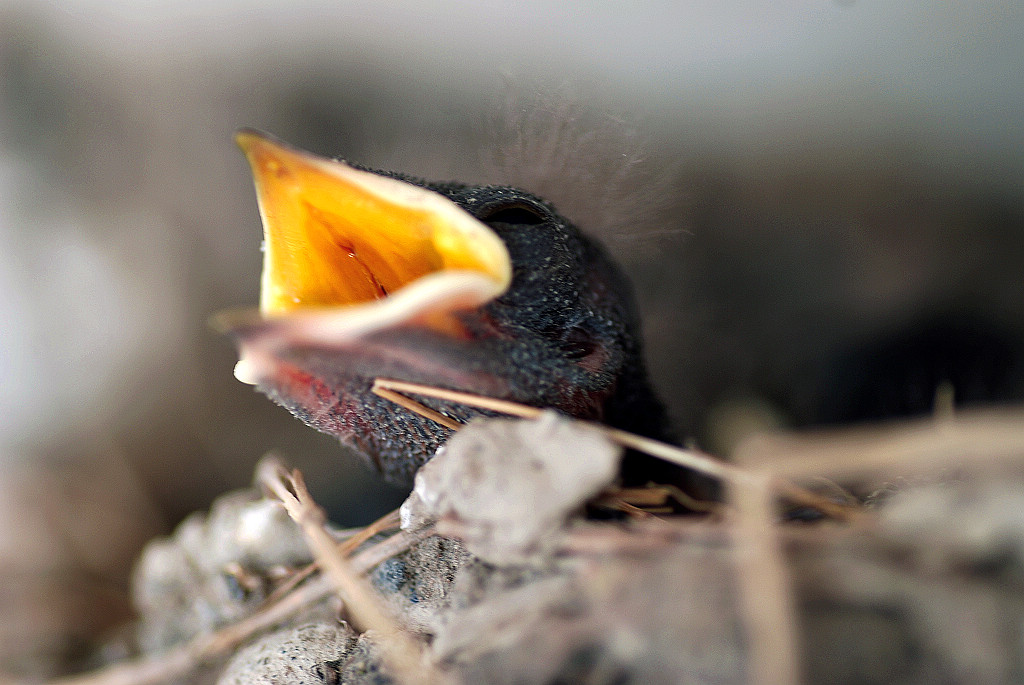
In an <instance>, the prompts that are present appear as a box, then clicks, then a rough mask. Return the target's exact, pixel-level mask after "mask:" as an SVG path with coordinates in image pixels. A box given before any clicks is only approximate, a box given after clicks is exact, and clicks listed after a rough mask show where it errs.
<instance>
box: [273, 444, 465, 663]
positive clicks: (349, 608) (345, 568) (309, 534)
mask: <svg viewBox="0 0 1024 685" xmlns="http://www.w3.org/2000/svg"><path fill="white" fill-rule="evenodd" d="M256 473H257V480H258V481H259V482H260V484H261V485H263V487H265V488H266V489H267V490H268V491H269V492H271V493H273V494H274V496H276V497H277V498H278V499H279V500H280V501H281V503H282V504H283V505H284V508H285V510H286V511H287V512H288V515H289V516H291V517H292V519H293V520H294V521H295V522H296V523H298V524H299V526H300V527H301V528H302V532H303V533H304V534H305V536H306V540H307V542H308V543H309V546H310V550H311V551H312V552H313V556H314V557H315V558H316V560H317V563H318V564H319V566H320V568H321V569H322V570H323V572H324V574H325V575H326V576H327V578H328V579H330V582H331V583H332V584H333V585H334V587H335V589H336V590H337V591H338V593H339V594H340V595H341V598H342V600H343V601H344V602H345V609H346V612H347V613H348V616H349V618H350V620H351V621H352V622H353V623H354V624H356V625H357V626H359V627H360V629H362V630H374V631H377V632H378V633H379V634H380V636H381V640H380V646H381V657H382V659H383V661H384V664H385V667H386V668H387V669H388V671H389V672H390V673H391V674H392V675H393V677H394V678H395V679H396V680H397V681H398V682H401V683H448V682H451V680H452V679H451V678H450V677H448V676H447V675H446V674H444V673H442V672H441V671H440V670H439V669H437V668H436V667H435V666H434V665H433V664H432V663H431V662H430V661H429V660H428V658H427V656H426V654H425V652H424V650H423V649H422V648H421V646H420V645H419V643H417V642H416V641H415V640H413V639H412V638H411V637H410V636H409V635H408V634H407V633H406V632H405V631H404V630H402V628H401V627H400V626H399V625H398V623H397V622H396V621H395V620H394V619H392V618H391V616H389V615H388V614H387V613H386V612H385V611H384V609H383V608H382V607H383V605H384V602H383V600H381V599H380V598H379V596H378V595H377V592H376V591H375V590H374V589H373V586H372V585H370V583H369V582H368V581H366V580H365V579H364V578H362V576H361V575H360V574H358V573H357V572H355V571H354V570H353V569H352V567H351V564H349V563H348V562H347V561H346V560H345V558H344V557H343V556H342V554H341V553H340V552H339V550H338V546H337V544H336V543H335V541H334V538H333V537H332V536H331V534H330V533H329V532H328V531H327V528H326V527H325V524H326V520H327V519H326V516H325V514H324V512H323V510H322V509H320V507H318V506H317V505H316V503H315V502H314V501H313V498H312V497H311V496H310V494H309V491H308V490H307V489H306V484H305V482H304V481H303V479H302V475H301V473H299V472H298V471H297V470H293V471H291V472H289V471H287V470H286V469H285V467H284V465H283V464H282V463H281V462H280V461H279V460H277V459H275V458H273V457H271V458H267V459H264V460H263V461H262V462H261V463H260V464H259V466H258V467H257V470H256Z"/></svg>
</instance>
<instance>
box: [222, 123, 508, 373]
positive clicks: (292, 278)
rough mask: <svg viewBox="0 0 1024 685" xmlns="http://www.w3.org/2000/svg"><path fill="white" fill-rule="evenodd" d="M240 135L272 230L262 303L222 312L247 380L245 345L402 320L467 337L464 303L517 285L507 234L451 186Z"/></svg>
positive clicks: (322, 342)
mask: <svg viewBox="0 0 1024 685" xmlns="http://www.w3.org/2000/svg"><path fill="white" fill-rule="evenodd" d="M236 141H237V142H238V145H239V146H240V147H241V148H242V151H243V152H244V153H245V155H246V157H247V158H248V160H249V164H250V165H251V166H252V171H253V176H254V179H255V184H256V193H257V197H258V201H259V208H260V215H261V217H262V219H263V230H264V247H263V250H264V255H263V275H262V282H261V289H260V306H259V314H258V315H256V314H254V313H252V312H249V313H238V312H234V313H231V312H229V313H226V314H223V315H221V316H220V317H219V318H218V319H216V320H215V324H216V325H217V326H218V327H220V328H223V329H228V330H232V331H234V332H236V333H239V334H240V338H241V340H242V341H243V345H242V348H243V349H242V352H243V354H242V360H241V362H240V363H239V366H238V368H237V369H236V376H238V377H239V379H240V380H244V381H247V382H254V381H256V380H258V379H257V378H256V377H255V376H258V374H255V373H254V369H252V368H251V364H249V363H248V362H247V359H246V356H247V355H246V354H245V352H246V348H249V349H254V348H258V349H259V350H260V351H262V352H267V351H269V350H271V349H273V348H276V347H283V346H294V345H307V344H308V345H314V346H317V347H332V346H344V345H348V344H351V343H352V341H353V340H355V339H357V338H360V337H363V336H366V335H368V334H370V333H373V332H376V331H380V330H382V329H386V328H391V327H395V326H402V325H414V326H418V327H426V328H429V329H433V330H435V331H437V332H440V333H444V334H446V335H451V336H456V337H460V323H459V319H458V317H457V316H455V314H456V313H457V312H459V311H464V310H468V309H475V308H479V307H481V306H483V305H484V304H486V303H487V302H489V301H491V300H492V299H494V298H495V297H497V296H498V295H500V294H502V293H503V292H504V291H505V290H506V289H507V288H508V285H509V282H510V280H511V273H512V268H511V261H510V258H509V254H508V251H507V249H506V247H505V245H504V243H503V242H502V241H501V239H500V238H499V237H498V236H497V235H496V234H495V233H494V232H493V231H492V230H491V229H490V228H488V227H487V226H486V225H485V224H483V223H482V222H480V221H478V220H477V219H476V218H474V217H473V216H471V215H470V214H469V213H467V212H466V211H464V210H463V209H461V208H460V207H458V206H457V205H456V204H454V203H453V202H451V201H450V200H448V199H447V198H445V197H443V196H441V195H439V194H437V193H435V192H433V191H430V190H427V189H425V188H421V187H419V186H416V185H413V184H411V183H407V182H405V181H401V180H398V179H394V178H389V177H387V176H381V175H378V174H374V173H370V172H367V171H362V170H359V169H355V168H353V167H351V166H348V165H347V164H345V163H343V162H340V161H336V160H331V159H327V158H323V157H319V156H317V155H313V154H310V153H308V152H304V151H301V150H297V149H294V148H291V147H289V146H287V145H285V144H283V143H280V142H278V141H276V140H273V139H272V138H270V137H268V136H266V135H264V134H262V133H259V132H256V131H252V130H243V131H241V132H239V133H238V134H237V136H236Z"/></svg>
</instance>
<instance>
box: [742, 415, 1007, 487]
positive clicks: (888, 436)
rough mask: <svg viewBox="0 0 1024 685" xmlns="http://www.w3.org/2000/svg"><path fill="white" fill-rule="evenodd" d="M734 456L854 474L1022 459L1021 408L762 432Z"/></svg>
mask: <svg viewBox="0 0 1024 685" xmlns="http://www.w3.org/2000/svg"><path fill="white" fill-rule="evenodd" d="M735 457H736V460H737V461H738V462H739V463H741V464H743V465H750V466H754V467H757V468H767V469H770V470H771V471H772V472H774V473H777V474H780V475H783V476H789V477H805V476H808V475H818V476H825V475H827V476H829V477H832V478H858V477H866V476H871V475H873V474H877V473H879V472H886V471H892V469H893V467H894V466H897V465H898V466H899V468H900V470H901V472H908V471H913V470H920V469H922V468H928V469H934V468H941V467H952V468H957V467H962V466H965V465H967V464H968V463H969V464H970V465H971V466H980V465H983V464H991V465H996V464H1000V463H1016V464H1019V463H1021V461H1022V459H1024V411H1022V410H1021V409H1020V408H1015V409H1001V410H984V411H973V412H967V411H964V412H960V413H957V414H956V415H954V416H951V417H942V419H941V420H938V421H936V420H935V419H934V418H928V419H921V420H919V421H911V422H902V423H900V424H898V425H892V426H874V427H868V428H854V429H845V430H836V431H827V432H825V431H823V432H820V433H811V434H804V435H794V434H785V435H763V436H758V437H755V438H751V439H750V440H747V441H745V442H743V443H741V444H740V446H739V449H738V450H737V451H736V455H735Z"/></svg>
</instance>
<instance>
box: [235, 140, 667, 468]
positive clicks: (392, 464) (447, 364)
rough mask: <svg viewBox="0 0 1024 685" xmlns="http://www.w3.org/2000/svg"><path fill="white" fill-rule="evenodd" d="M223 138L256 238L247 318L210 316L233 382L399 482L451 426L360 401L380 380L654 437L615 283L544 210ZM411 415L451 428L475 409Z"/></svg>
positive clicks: (623, 286) (581, 240)
mask: <svg viewBox="0 0 1024 685" xmlns="http://www.w3.org/2000/svg"><path fill="white" fill-rule="evenodd" d="M237 141H238V144H239V145H240V147H241V148H242V150H243V152H244V153H245V155H246V157H247V158H248V160H249V163H250V165H251V166H252V170H253V175H254V179H255V185H256V191H257V197H258V202H259V207H260V214H261V217H262V220H263V228H264V245H263V250H264V255H263V257H264V261H263V275H262V281H261V291H260V306H259V310H258V311H247V312H230V313H227V314H224V315H222V316H221V317H219V319H218V323H219V326H220V327H221V328H223V329H225V330H227V331H228V332H230V333H231V334H232V335H233V336H234V337H235V339H236V341H237V343H238V346H239V355H240V360H239V362H238V365H237V367H236V370H235V375H236V376H237V377H238V378H239V379H240V380H243V381H245V382H249V383H252V384H254V385H256V386H257V387H258V388H259V389H260V390H261V391H262V392H264V393H266V394H267V395H268V396H269V397H270V398H271V399H273V400H274V401H275V402H277V403H278V404H281V405H283V406H284V407H286V408H287V409H288V410H289V411H290V412H292V413H293V414H294V415H295V416H297V417H298V418H300V419H301V420H303V421H304V422H306V423H307V424H309V425H310V426H313V427H314V428H316V429H318V430H320V431H323V432H325V433H328V434H330V435H333V436H335V437H337V438H339V439H340V440H341V441H342V443H344V444H346V445H348V446H350V447H352V448H354V449H356V450H357V451H358V452H360V453H361V454H362V455H363V456H364V457H365V458H366V459H367V460H368V461H369V462H370V463H371V464H373V465H374V466H376V467H377V468H378V469H379V470H380V471H381V472H382V473H383V474H384V475H385V477H386V478H387V479H388V480H391V481H393V482H397V483H401V484H408V483H411V481H412V477H413V475H414V474H415V472H416V469H417V468H418V467H419V466H420V465H422V464H423V463H424V462H425V461H427V460H428V459H430V457H431V456H433V454H434V453H435V452H436V450H437V449H438V447H440V446H441V445H442V444H443V443H444V442H445V441H446V440H447V438H448V437H449V434H450V430H449V429H447V428H445V427H443V426H441V425H438V424H437V423H435V422H434V421H432V420H430V419H427V418H425V417H423V416H420V415H419V414H416V413H413V412H410V411H407V410H405V409H402V408H400V407H397V406H395V405H393V404H391V403H390V402H388V401H386V400H384V399H382V398H380V397H378V396H377V395H375V394H373V392H372V391H371V387H372V384H373V381H374V379H375V378H378V377H386V378H393V379H398V380H404V381H410V382H416V383H424V384H429V385H433V386H439V387H444V388H448V389H453V390H461V391H466V392H473V393H478V394H482V395H487V396H491V397H495V398H500V399H508V400H513V401H517V402H521V403H524V404H528V405H532V406H536V407H550V408H555V409H558V410H560V411H562V412H565V413H567V414H569V415H572V416H576V417H579V418H584V419H589V420H595V421H601V422H605V423H608V424H610V425H614V426H617V427H621V428H625V429H628V430H634V431H636V432H639V433H643V434H647V435H651V436H654V437H663V436H664V431H665V415H664V411H663V409H662V407H661V405H660V404H659V403H658V401H657V400H656V399H655V397H654V394H653V393H652V392H651V390H650V387H649V384H648V381H647V376H646V372H645V370H644V365H643V362H642V356H641V348H640V341H639V325H638V320H637V315H636V313H635V311H634V306H633V302H632V296H631V292H630V288H629V284H628V283H627V281H626V279H625V278H624V277H623V276H622V274H621V273H620V271H619V270H618V268H617V267H616V266H615V265H614V264H613V262H612V260H611V259H610V258H609V257H608V255H607V254H606V252H605V251H604V250H603V249H602V248H601V247H600V246H599V245H598V244H597V243H596V242H594V241H593V240H591V239H589V238H588V237H586V236H585V235H583V234H582V233H581V232H580V231H579V230H578V229H577V228H576V227H574V226H573V225H572V224H571V223H570V222H569V221H567V220H566V219H565V218H563V217H562V216H560V215H559V214H558V213H557V212H556V211H555V209H554V208H553V207H552V206H550V205H549V204H548V203H546V202H544V201H543V200H541V199H540V198H537V197H535V196H533V195H531V194H530V193H527V192H524V191H521V190H518V189H515V188H510V187H503V186H489V185H488V186H471V185H463V184H459V183H430V182H426V181H422V180H419V179H414V178H410V177H407V176H404V175H401V174H395V173H378V172H373V171H369V170H366V169H363V168H359V167H356V166H352V165H348V164H345V163H343V162H340V161H337V160H332V159H328V158H324V157H319V156H317V155H313V154H311V153H308V152H303V151H300V150H297V149H294V148H292V147H289V146H288V145H286V144H283V143H281V142H278V141H276V140H274V139H272V138H270V137H268V136H266V135H264V134H261V133H257V132H254V131H242V132H240V133H239V134H238V136H237ZM424 403H425V404H428V405H429V406H430V407H431V408H433V409H434V410H436V411H439V412H441V413H442V414H445V415H447V416H449V417H450V418H452V419H454V420H455V421H460V422H461V421H466V420H469V419H470V418H473V417H474V416H476V415H479V413H480V412H479V411H478V410H474V409H471V408H468V407H465V406H462V405H458V404H453V403H448V402H444V401H440V400H424Z"/></svg>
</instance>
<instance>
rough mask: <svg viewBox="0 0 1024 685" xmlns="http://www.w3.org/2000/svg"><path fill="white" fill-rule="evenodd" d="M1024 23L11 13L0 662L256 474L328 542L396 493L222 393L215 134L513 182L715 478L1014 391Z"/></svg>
mask: <svg viewBox="0 0 1024 685" xmlns="http://www.w3.org/2000/svg"><path fill="white" fill-rule="evenodd" d="M1021 35H1024V9H1022V8H1021V6H1020V5H1019V4H1018V3H1015V2H1010V1H1006V2H985V1H982V0H969V1H965V2H960V3H944V2H938V1H934V2H927V1H923V0H918V1H912V2H903V3H879V2H868V1H865V0H844V1H834V2H829V1H827V0H819V1H816V2H801V3H796V2H789V3H769V2H745V1H741V0H727V1H722V2H715V3H702V4H697V3H669V2H647V3H642V4H636V3H634V4H632V5H627V4H614V3H612V4H609V3H583V2H565V3H547V2H535V1H531V0H525V1H523V2H519V3H515V4H514V5H508V4H507V3H498V2H496V1H494V0H477V1H476V2H472V3H470V2H454V1H451V0H442V1H439V2H433V3H417V2H408V1H405V2H394V3H379V2H363V1H345V0H331V1H330V2H326V1H319V0H314V1H312V2H308V3H302V4H301V5H297V4H296V3H291V2H284V0H270V1H266V2H237V1H235V0H210V1H209V2H207V3H204V4H203V6H202V7H198V6H196V7H186V5H184V4H182V3H177V2H165V1H155V0H154V1H145V0H142V1H140V0H135V1H133V2H128V1H127V0H64V1H62V2H59V3H57V2H29V1H26V0H21V1H19V0H2V1H0V579H2V582H0V613H2V614H3V615H4V617H5V619H6V620H4V621H3V622H0V623H2V626H0V645H2V647H0V659H2V663H3V664H4V665H5V666H6V667H7V668H10V669H13V670H20V671H27V672H36V673H43V672H46V671H47V670H49V669H53V668H57V665H58V664H59V663H60V660H61V659H65V658H68V657H73V656H74V655H75V654H76V653H77V652H79V651H80V650H81V648H82V646H83V645H84V644H85V643H86V641H87V640H88V639H89V638H91V637H92V636H94V635H96V634H97V633H99V632H101V631H103V630H105V629H106V628H108V627H109V626H111V625H113V624H115V623H116V622H117V621H118V620H119V619H120V618H122V617H123V616H125V615H127V611H128V609H127V602H126V600H125V590H126V587H127V582H128V577H129V572H130V567H131V562H132V559H133V558H134V556H135V555H136V554H137V552H138V550H139V549H140V548H141V546H142V545H143V544H144V543H145V541H146V540H147V539H148V538H150V537H151V536H153V535H156V534H161V533H166V532H167V531H169V530H170V529H171V528H172V527H173V526H174V525H175V524H176V523H177V522H178V521H179V520H180V519H181V518H182V517H183V516H184V515H186V514H187V513H189V512H191V511H193V510H201V509H204V508H205V507H206V506H207V505H208V504H209V502H210V501H211V499H212V498H213V497H215V496H216V495H218V494H220V493H222V492H225V491H227V490H229V489H233V488H238V487H242V486H244V485H246V484H247V483H248V482H249V480H250V475H251V470H252V467H253V465H254V463H255V462H256V460H257V459H258V458H259V457H260V456H261V455H262V454H263V453H264V452H266V451H268V450H270V449H274V450H277V451H279V452H281V453H282V454H284V455H285V456H286V457H287V458H288V459H289V460H290V461H291V462H292V463H293V464H295V465H296V466H299V467H300V468H302V469H303V470H304V471H305V472H306V474H307V479H308V480H309V482H310V483H311V485H312V486H313V488H314V491H315V492H314V494H315V495H316V496H317V497H318V498H319V499H320V500H321V501H322V502H324V503H325V504H327V505H328V506H329V507H330V508H331V511H332V513H333V516H334V518H335V520H336V521H337V522H338V523H340V524H342V525H361V524H365V523H367V522H369V521H371V520H372V519H374V518H375V517H376V516H378V515H379V514H381V513H383V512H384V511H387V510H389V509H391V508H393V507H394V506H396V505H397V503H398V502H400V501H401V498H402V495H403V493H402V492H400V491H397V490H395V489H393V488H389V487H387V486H384V485H382V484H380V483H379V482H378V481H377V479H376V478H375V477H374V476H373V475H372V474H370V473H368V472H366V471H364V469H363V467H362V465H361V464H359V463H358V462H357V461H356V460H355V459H354V458H352V457H351V456H350V455H347V454H345V453H343V452H342V451H341V450H340V448H339V447H338V446H337V445H336V444H335V443H334V442H333V441H332V440H330V439H328V438H324V437H322V436H318V435H316V434H314V433H313V432H312V431H311V430H309V429H307V428H305V427H304V426H302V425H301V424H300V423H299V422H297V421H296V420H294V419H292V418H291V417H289V416H288V415H287V414H286V413H285V412H284V411H283V410H280V409H278V408H277V407H275V406H273V405H272V404H271V403H270V402H269V401H268V400H266V399H264V398H263V397H261V396H258V395H257V394H255V393H254V392H253V391H252V389H251V388H249V387H248V386H244V385H242V384H240V383H238V382H237V381H235V380H234V379H233V377H232V375H231V369H232V366H233V363H234V361H235V356H234V351H233V349H232V347H231V345H230V344H229V343H228V342H227V341H226V340H223V339H220V338H218V337H217V336H216V335H215V334H213V333H212V332H211V331H210V330H209V329H208V328H207V325H206V320H207V317H208V316H209V315H210V314H211V313H213V312H215V311H218V310H220V309H224V308H228V307H235V306H239V305H246V306H249V305H254V304H255V303H256V299H257V289H258V279H259V269H260V253H259V242H260V230H261V229H260V225H259V218H258V215H257V210H256V204H255V198H254V195H253V191H252V187H251V180H250V177H249V173H248V169H247V167H246V164H245V162H244V160H243V158H242V155H241V154H240V153H239V152H238V151H237V150H236V149H235V147H234V145H233V143H232V133H233V131H234V130H235V129H237V128H239V127H241V126H253V127H257V128H261V129H264V130H267V131H269V132H272V133H273V134H275V135H277V136H279V137H281V138H283V139H285V140H288V141H291V142H292V143H294V144H296V145H299V146H302V147H305V148H307V149H311V150H313V151H316V152H319V153H322V154H328V155H337V156H342V157H345V158H348V159H350V160H353V161H358V162H360V163H364V164H368V165H373V166H377V167H381V168H393V169H399V170H402V171H406V172H410V173H414V174H418V175H421V176H425V177H429V178H435V179H449V178H454V179H459V180H464V181H471V182H478V181H496V182H515V183H518V184H520V185H523V186H525V187H527V188H528V189H530V190H534V191H535V192H538V193H541V194H543V195H545V196H547V197H549V198H550V199H552V200H554V201H555V203H556V204H557V205H558V206H559V208H560V209H562V211H563V213H565V214H567V215H568V216H570V217H571V218H573V219H575V220H576V221H577V222H578V223H579V224H580V225H581V226H583V227H584V228H585V229H587V230H590V231H591V232H594V233H597V234H598V235H600V236H601V237H602V239H603V240H604V241H605V242H606V244H607V245H608V246H609V247H610V248H611V249H612V251H613V252H614V253H616V254H617V255H618V256H619V258H620V260H621V261H622V262H623V263H624V265H625V266H626V268H627V270H628V271H629V272H630V274H631V275H632V277H633V279H634V282H635V284H636V289H637V295H638V299H639V302H640V307H641V309H642V310H643V313H644V315H645V326H646V329H645V330H646V334H647V338H648V346H649V349H648V352H649V354H648V357H649V363H650V367H651V371H652V375H653V376H654V378H655V380H656V384H657V385H658V387H659V388H660V389H661V391H662V393H663V395H664V397H665V399H666V402H667V403H668V405H669V406H670V409H671V412H672V415H673V417H674V418H675V420H676V422H677V423H678V425H679V426H680V430H681V432H682V433H683V434H685V435H687V436H688V437H690V438H691V439H693V440H696V442H697V443H698V444H699V445H701V446H703V447H705V448H707V449H709V450H711V451H713V452H715V453H718V454H722V455H727V454H728V452H729V449H730V448H731V446H732V445H733V444H735V441H736V439H738V436H741V435H743V434H744V433H745V432H746V431H748V430H751V429H752V428H763V427H766V426H788V427H802V426H808V425H816V424H826V423H846V422H854V421H863V420H876V419H885V418H892V417H898V416H905V415H913V414H919V413H926V412H928V411H930V409H931V406H932V402H933V398H934V396H935V392H936V388H938V387H940V386H943V387H950V388H952V389H953V392H954V395H955V398H956V399H957V401H958V403H960V404H962V405H969V404H979V403H991V402H1012V401H1019V400H1021V399H1022V398H1024V361H1022V360H1024V343H1022V340H1024V294H1022V290H1024V282H1022V281H1024V279H1022V274H1021V272H1022V267H1024V201H1022V198H1024V194H1022V188H1024V185H1022V184H1024V155H1022V150H1024V119H1022V117H1021V114H1020V113H1021V112H1022V111H1024V42H1022V41H1021V39H1020V36H1021Z"/></svg>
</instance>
